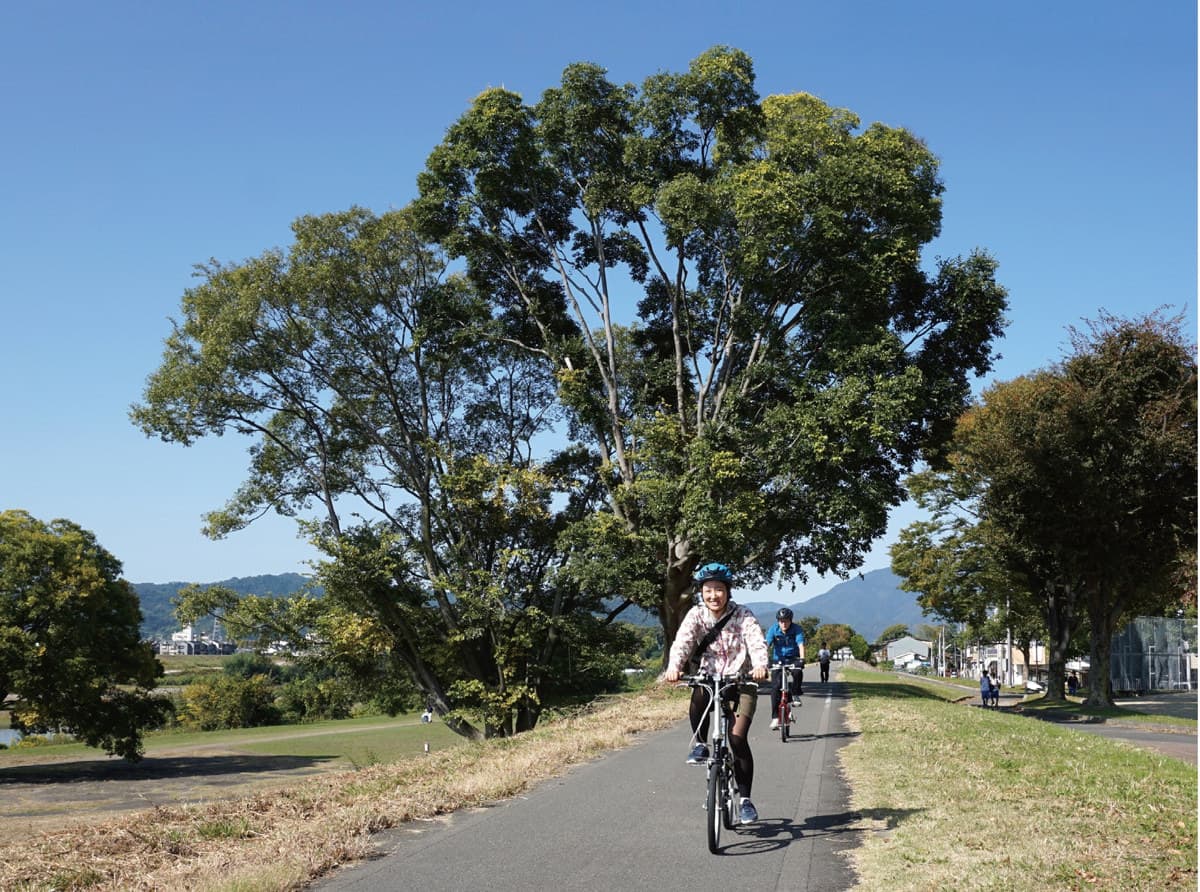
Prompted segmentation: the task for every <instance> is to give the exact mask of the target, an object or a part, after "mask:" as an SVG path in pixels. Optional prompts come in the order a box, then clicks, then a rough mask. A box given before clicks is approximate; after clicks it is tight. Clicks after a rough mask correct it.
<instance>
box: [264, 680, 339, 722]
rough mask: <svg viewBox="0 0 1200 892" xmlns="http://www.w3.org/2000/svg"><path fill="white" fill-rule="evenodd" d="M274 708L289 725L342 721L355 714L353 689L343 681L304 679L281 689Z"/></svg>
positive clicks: (292, 682)
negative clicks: (320, 720)
mask: <svg viewBox="0 0 1200 892" xmlns="http://www.w3.org/2000/svg"><path fill="white" fill-rule="evenodd" d="M276 705H277V707H278V708H279V711H280V714H281V716H282V719H283V721H285V722H289V723H292V722H306V721H307V722H311V721H315V720H317V719H345V718H349V717H350V715H351V714H352V713H353V711H354V686H353V685H352V684H351V682H350V681H348V680H346V679H341V678H336V677H333V678H325V679H319V678H316V677H314V676H312V675H305V676H301V677H299V678H293V679H291V680H290V681H288V682H285V683H284V684H283V685H282V686H281V687H280V689H279V696H278V699H277V701H276Z"/></svg>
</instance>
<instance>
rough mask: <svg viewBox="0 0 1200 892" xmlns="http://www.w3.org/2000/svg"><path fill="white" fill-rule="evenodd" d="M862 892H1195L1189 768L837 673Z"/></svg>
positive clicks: (1193, 778) (888, 680)
mask: <svg viewBox="0 0 1200 892" xmlns="http://www.w3.org/2000/svg"><path fill="white" fill-rule="evenodd" d="M842 677H843V679H844V680H845V681H847V683H848V684H849V687H850V701H849V707H848V716H849V721H850V725H851V730H852V731H854V732H856V738H855V740H854V741H853V742H852V743H851V744H850V745H849V746H847V747H846V748H845V749H844V750H843V751H842V761H843V766H844V769H845V771H846V775H847V779H848V780H849V783H850V786H851V805H852V807H853V809H854V810H855V811H856V812H857V813H858V814H860V815H862V817H863V820H862V821H861V822H860V824H859V826H858V828H857V829H858V830H859V831H860V832H862V834H863V842H862V845H861V846H859V847H858V848H856V849H854V850H853V851H852V853H851V859H852V861H853V863H854V866H855V869H856V870H857V871H858V873H859V877H860V885H861V887H862V888H867V889H883V888H887V889H896V890H907V889H914V890H915V889H922V890H924V889H989V890H1025V889H1029V890H1035V889H1036V890H1042V889H1064V890H1065V889H1122V890H1124V889H1187V890H1194V889H1195V888H1196V806H1197V797H1196V791H1197V774H1196V767H1195V766H1194V765H1190V764H1188V763H1186V762H1183V761H1181V760H1178V759H1173V758H1170V757H1167V756H1163V755H1159V754H1157V753H1154V752H1151V751H1149V750H1144V749H1139V748H1135V747H1132V746H1129V745H1125V744H1122V743H1119V742H1116V741H1111V740H1107V739H1104V738H1101V737H1097V736H1094V735H1091V734H1087V733H1084V732H1081V731H1079V730H1075V729H1072V728H1070V727H1069V726H1062V725H1056V724H1053V723H1050V722H1040V721H1034V720H1032V719H1031V718H1030V717H1028V716H1023V715H1021V714H1020V713H1016V712H1012V711H1009V710H984V709H974V708H971V707H968V706H966V705H963V704H961V703H950V702H947V697H954V696H955V695H956V692H955V690H954V689H953V688H948V687H944V686H941V685H931V684H928V683H922V682H919V681H915V680H914V681H912V682H910V681H908V680H901V679H897V678H896V677H895V676H894V675H885V674H883V673H878V672H866V671H861V670H854V669H845V670H843V676H842Z"/></svg>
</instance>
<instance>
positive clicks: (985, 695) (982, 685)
mask: <svg viewBox="0 0 1200 892" xmlns="http://www.w3.org/2000/svg"><path fill="white" fill-rule="evenodd" d="M979 699H980V700H982V701H983V708H984V709H987V708H988V707H989V706H991V705H992V680H991V678H989V677H988V674H987V672H986V671H984V672H983V674H982V675H980V676H979Z"/></svg>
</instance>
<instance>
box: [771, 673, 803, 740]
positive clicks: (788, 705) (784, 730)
mask: <svg viewBox="0 0 1200 892" xmlns="http://www.w3.org/2000/svg"><path fill="white" fill-rule="evenodd" d="M769 668H770V670H771V672H775V671H778V672H779V673H780V676H779V682H780V684H779V711H778V712H777V713H776V715H775V718H776V719H777V720H778V722H779V739H780V740H781V741H783V742H784V743H787V741H788V737H790V736H791V733H792V671H793V670H795V669H800V670H803V669H804V661H803V660H800V661H799V662H798V663H772V664H771V665H770V667H769ZM785 672H786V673H787V674H786V675H784V674H783V673H785ZM797 702H799V695H797Z"/></svg>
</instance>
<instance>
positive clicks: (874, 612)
mask: <svg viewBox="0 0 1200 892" xmlns="http://www.w3.org/2000/svg"><path fill="white" fill-rule="evenodd" d="M743 603H745V605H746V606H747V607H749V608H750V609H751V610H753V611H754V615H755V616H757V617H758V621H759V622H760V623H762V624H763V628H764V629H765V628H768V627H769V626H770V625H771V623H773V622H775V612H776V611H777V610H779V608H780V607H784V606H787V607H790V608H792V612H793V613H795V615H796V619H801V618H803V617H806V616H815V617H818V618H819V619H820V620H821V622H822V623H843V624H845V625H847V626H849V627H850V628H852V629H853V630H854V631H856V632H858V634H860V635H862V636H863V638H865V639H867V641H868V642H871V643H874V642H875V640H876V639H877V638H878V637H879V634H880V633H881V632H882V631H883V630H884V629H886V628H887V627H888V626H894V625H896V624H897V623H903V624H904V625H906V626H908V627H909V628H910V629H915V628H916V627H917V626H919V625H921V624H922V623H932V622H933V620H932V619H931V618H930V617H928V616H925V615H924V614H923V613H922V612H921V605H920V604H918V603H917V596H916V594H915V593H914V592H906V591H904V590H903V589H902V588H900V577H899V576H897V575H896V574H895V573H893V572H892V571H891V570H888V569H887V568H884V569H882V570H872V571H871V572H870V573H864V574H862V575H861V576H856V577H854V578H853V579H848V580H846V581H845V582H839V583H838V584H837V585H835V586H834V587H833V588H831V589H830V590H829V591H827V592H825V594H823V595H817V596H815V597H812V598H809V599H808V600H807V601H800V602H798V603H796V604H787V605H784V604H779V603H776V602H774V601H754V602H743Z"/></svg>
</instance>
